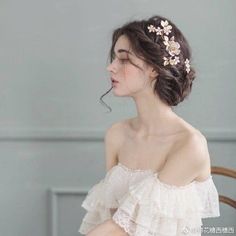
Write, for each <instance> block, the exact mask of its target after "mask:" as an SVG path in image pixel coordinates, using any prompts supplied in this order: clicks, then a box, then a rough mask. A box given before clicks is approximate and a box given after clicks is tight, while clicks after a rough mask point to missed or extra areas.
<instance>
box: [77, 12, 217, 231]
mask: <svg viewBox="0 0 236 236" xmlns="http://www.w3.org/2000/svg"><path fill="white" fill-rule="evenodd" d="M110 56H111V63H110V65H109V66H108V67H107V69H108V71H109V72H110V75H111V81H112V89H113V93H114V94H115V95H116V96H129V97H132V98H133V100H134V102H135V105H136V108H137V117H133V118H130V119H126V120H122V121H120V122H118V123H115V124H113V125H112V126H111V127H110V128H109V129H108V130H107V132H106V135H105V148H106V166H107V173H106V176H105V178H104V179H102V180H101V181H100V182H99V183H98V184H96V185H95V186H94V187H93V188H92V189H91V190H90V191H89V193H88V195H87V197H86V199H85V200H84V202H83V203H82V206H83V207H84V208H85V209H86V210H87V211H88V212H87V214H86V215H85V217H84V219H83V221H82V224H81V226H80V229H79V232H80V233H82V234H86V235H87V236H96V235H99V236H108V235H112V236H115V235H119V236H121V235H135V236H136V235H139V236H149V235H156V236H157V235H169V236H172V235H186V234H187V235H195V236H196V235H201V226H202V220H201V219H202V218H206V217H218V216H220V211H219V199H218V192H217V189H216V187H215V184H214V182H213V179H212V176H211V162H210V156H209V152H208V147H207V140H206V138H205V137H204V135H203V134H202V133H201V132H200V131H199V130H197V129H196V128H194V127H193V126H192V125H190V124H189V123H187V122H186V121H184V120H183V119H182V118H181V117H179V116H178V115H176V114H175V113H174V111H173V110H172V106H176V105H177V104H179V103H180V102H182V101H183V100H184V99H185V98H186V97H187V96H188V95H189V93H190V91H191V88H192V82H193V80H194V79H195V71H194V69H193V67H192V65H190V61H191V50H190V46H189V44H188V42H187V40H186V38H185V37H184V36H183V34H182V32H181V31H180V30H179V29H178V28H177V26H176V25H175V24H174V23H173V22H171V21H170V20H169V19H167V18H164V17H161V16H153V17H151V18H149V19H148V20H141V21H133V22H129V23H127V24H125V25H123V26H122V27H120V28H118V29H116V30H115V31H114V33H113V38H112V47H111V52H110Z"/></svg>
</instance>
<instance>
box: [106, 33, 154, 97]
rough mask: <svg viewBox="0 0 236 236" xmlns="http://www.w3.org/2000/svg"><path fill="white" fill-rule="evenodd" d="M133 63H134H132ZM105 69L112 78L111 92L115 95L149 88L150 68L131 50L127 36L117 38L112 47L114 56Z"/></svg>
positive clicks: (132, 94) (133, 92)
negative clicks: (114, 81) (113, 81)
mask: <svg viewBox="0 0 236 236" xmlns="http://www.w3.org/2000/svg"><path fill="white" fill-rule="evenodd" d="M133 64H134V65H133ZM107 70H108V71H109V72H110V76H111V78H110V79H111V83H112V79H114V80H116V81H118V82H116V83H112V86H113V93H114V94H115V95H117V96H135V95H137V94H138V93H141V92H143V91H145V90H146V89H147V88H150V85H149V84H150V79H149V76H150V68H149V67H148V66H147V64H146V63H145V62H144V61H143V60H141V59H140V58H138V57H137V56H135V54H134V53H133V52H132V51H131V47H130V42H129V39H128V38H127V36H125V35H122V36H120V37H119V38H118V40H117V42H116V44H115V47H114V58H113V61H112V63H111V64H109V65H108V67H107Z"/></svg>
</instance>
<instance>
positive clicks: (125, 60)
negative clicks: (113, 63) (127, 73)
mask: <svg viewBox="0 0 236 236" xmlns="http://www.w3.org/2000/svg"><path fill="white" fill-rule="evenodd" d="M119 60H120V61H121V63H126V62H128V61H129V60H128V59H119Z"/></svg>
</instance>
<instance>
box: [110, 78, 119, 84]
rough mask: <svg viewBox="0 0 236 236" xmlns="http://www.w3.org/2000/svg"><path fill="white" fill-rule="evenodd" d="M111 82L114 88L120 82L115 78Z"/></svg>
mask: <svg viewBox="0 0 236 236" xmlns="http://www.w3.org/2000/svg"><path fill="white" fill-rule="evenodd" d="M111 81H112V85H113V86H114V85H116V84H118V83H119V81H117V80H115V79H113V78H111Z"/></svg>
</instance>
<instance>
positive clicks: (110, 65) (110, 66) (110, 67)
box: [107, 63, 116, 73]
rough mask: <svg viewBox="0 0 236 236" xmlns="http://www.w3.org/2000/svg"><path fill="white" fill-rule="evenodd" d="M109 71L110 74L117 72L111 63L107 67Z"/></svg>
mask: <svg viewBox="0 0 236 236" xmlns="http://www.w3.org/2000/svg"><path fill="white" fill-rule="evenodd" d="M107 70H108V71H109V72H113V73H115V72H116V69H115V66H114V63H110V64H109V65H108V66H107Z"/></svg>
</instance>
